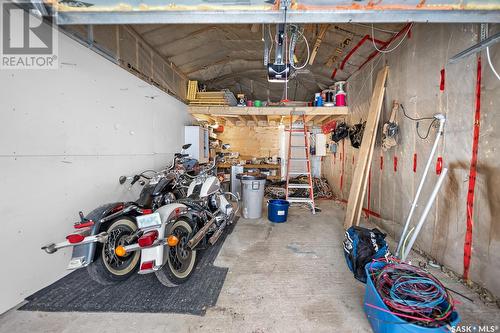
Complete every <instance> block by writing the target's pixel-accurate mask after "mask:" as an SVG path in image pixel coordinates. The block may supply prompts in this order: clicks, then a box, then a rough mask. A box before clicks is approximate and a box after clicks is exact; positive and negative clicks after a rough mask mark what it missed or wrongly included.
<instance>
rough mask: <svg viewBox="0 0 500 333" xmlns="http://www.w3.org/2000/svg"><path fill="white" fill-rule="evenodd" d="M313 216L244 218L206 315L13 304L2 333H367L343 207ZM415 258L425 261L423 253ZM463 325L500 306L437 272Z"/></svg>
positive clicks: (497, 320)
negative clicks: (350, 265) (348, 259)
mask: <svg viewBox="0 0 500 333" xmlns="http://www.w3.org/2000/svg"><path fill="white" fill-rule="evenodd" d="M319 206H320V207H321V208H322V209H323V211H322V212H321V213H319V214H317V215H315V216H312V215H311V214H310V213H309V211H307V210H306V209H303V208H291V210H290V216H289V221H288V222H287V223H284V224H271V223H269V222H268V221H267V219H265V218H263V219H260V220H244V219H241V220H240V221H239V222H238V224H237V226H236V228H235V230H234V232H233V233H232V234H231V235H230V236H229V237H228V238H227V239H226V242H225V244H224V246H223V248H222V250H221V252H220V254H219V257H218V258H217V260H216V261H215V265H217V266H224V267H229V273H228V275H227V278H226V281H225V283H224V287H223V289H222V291H221V294H220V296H219V299H218V302H217V306H215V307H213V308H209V309H207V313H206V315H205V316H203V317H199V316H192V315H179V314H130V313H44V312H26V311H16V310H11V311H9V312H7V313H6V314H4V315H2V316H1V317H0V332H71V333H75V332H91V331H94V332H130V331H136V332H152V331H154V332H194V331H203V332H253V333H257V332H259V333H260V332H262V333H264V332H333V331H336V332H343V333H344V332H345V333H349V332H370V331H371V329H370V326H369V324H368V322H367V320H366V317H365V315H364V312H363V309H362V304H363V294H364V285H363V284H361V283H360V282H357V281H356V280H355V279H354V278H353V276H352V274H351V273H350V272H349V271H348V269H347V266H346V264H345V261H344V257H343V252H342V251H343V250H342V240H343V237H344V235H343V226H342V222H343V217H344V210H343V207H342V206H339V205H337V204H336V203H334V202H332V201H322V202H320V205H319ZM413 260H414V261H417V260H423V259H421V258H419V257H418V256H414V257H413ZM434 273H435V274H436V275H437V276H438V277H439V278H440V279H441V280H442V281H443V282H444V283H445V284H447V286H450V288H452V289H454V290H457V291H459V292H461V293H464V294H466V295H467V296H469V297H472V298H474V303H471V302H469V301H467V300H464V299H463V298H461V297H459V296H456V297H455V299H456V300H459V301H461V302H462V304H459V305H458V310H459V312H460V315H461V316H462V318H463V319H464V321H463V323H464V324H470V325H480V324H483V325H494V326H497V327H498V325H500V311H499V309H498V308H497V307H496V306H492V305H485V304H484V303H482V302H481V301H480V300H479V299H478V298H477V296H476V295H475V294H474V293H472V292H471V291H469V290H468V289H467V288H465V287H464V286H462V285H461V284H459V283H457V282H453V280H452V279H450V278H448V277H447V276H445V275H444V274H442V273H440V272H434Z"/></svg>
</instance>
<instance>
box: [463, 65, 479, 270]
mask: <svg viewBox="0 0 500 333" xmlns="http://www.w3.org/2000/svg"><path fill="white" fill-rule="evenodd" d="M480 120H481V56H478V57H477V80H476V111H475V114H474V131H473V133H474V134H473V135H474V136H473V141H472V158H471V161H470V170H469V190H468V194H467V230H466V233H465V243H464V279H465V280H468V279H469V269H470V259H471V254H472V227H473V225H474V189H475V186H476V175H477V151H478V148H479V127H480Z"/></svg>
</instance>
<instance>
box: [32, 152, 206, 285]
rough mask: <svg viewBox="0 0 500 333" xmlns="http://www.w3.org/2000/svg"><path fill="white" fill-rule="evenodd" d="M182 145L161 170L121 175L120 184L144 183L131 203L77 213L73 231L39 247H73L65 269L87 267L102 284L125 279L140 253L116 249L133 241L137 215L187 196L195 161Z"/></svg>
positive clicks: (135, 265) (48, 251) (50, 249)
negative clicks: (167, 164)
mask: <svg viewBox="0 0 500 333" xmlns="http://www.w3.org/2000/svg"><path fill="white" fill-rule="evenodd" d="M190 146H191V145H190V144H188V145H184V146H183V147H182V151H181V153H176V154H175V155H174V158H173V160H172V164H171V165H170V167H169V168H167V169H165V170H162V171H160V172H155V171H153V170H146V171H143V172H142V173H140V174H138V175H134V176H131V177H127V176H121V177H120V178H119V183H120V184H122V185H123V184H125V182H126V181H128V180H130V181H131V182H130V187H129V190H130V189H131V188H132V186H133V185H134V184H135V183H137V182H139V184H140V185H142V186H143V188H142V190H141V193H140V195H139V198H138V199H137V200H136V201H133V202H114V203H109V204H105V205H102V206H100V207H98V208H96V209H94V210H93V211H91V212H90V213H89V214H88V215H87V216H84V214H83V213H82V212H79V216H80V221H79V222H77V223H75V224H74V229H75V231H74V232H73V233H72V234H70V235H68V236H66V240H65V241H63V242H60V243H51V244H47V245H45V246H43V247H42V250H44V251H45V252H47V253H49V254H52V253H55V252H56V251H58V250H59V249H61V248H65V247H73V253H72V257H71V260H70V262H69V264H68V267H67V269H69V270H74V269H79V268H82V267H86V268H87V271H88V273H89V275H90V277H91V278H92V279H93V280H94V281H96V282H98V283H100V284H104V285H108V284H114V283H118V282H121V281H124V280H126V279H128V278H129V277H130V276H131V275H132V274H134V272H135V271H137V268H138V265H139V258H140V253H133V254H131V255H126V256H121V257H118V256H116V255H115V248H116V247H117V246H119V245H127V244H130V243H133V242H134V241H136V239H137V238H136V237H135V235H136V232H137V230H138V227H137V218H138V217H140V216H143V215H148V214H151V213H153V211H155V210H157V209H158V208H159V207H161V206H163V205H166V204H170V203H172V202H174V201H175V200H177V199H179V198H182V197H184V196H186V188H187V187H188V184H189V182H190V181H191V178H190V177H193V176H192V175H190V174H193V173H195V172H196V170H197V168H198V163H197V161H196V160H193V159H190V158H188V154H184V153H183V151H184V150H186V149H188V148H189V147H190ZM188 176H189V177H188Z"/></svg>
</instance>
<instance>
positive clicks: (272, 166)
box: [217, 163, 281, 169]
mask: <svg viewBox="0 0 500 333" xmlns="http://www.w3.org/2000/svg"><path fill="white" fill-rule="evenodd" d="M231 166H233V165H232V164H229V163H219V164H217V167H218V168H230V167H231ZM242 167H243V168H244V169H280V168H281V165H280V164H244V165H242Z"/></svg>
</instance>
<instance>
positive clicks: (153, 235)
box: [137, 230, 158, 247]
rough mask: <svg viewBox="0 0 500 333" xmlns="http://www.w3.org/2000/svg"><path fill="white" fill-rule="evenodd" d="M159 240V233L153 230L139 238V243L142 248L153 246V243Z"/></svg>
mask: <svg viewBox="0 0 500 333" xmlns="http://www.w3.org/2000/svg"><path fill="white" fill-rule="evenodd" d="M157 238H158V231H156V230H153V231H149V232H146V233H145V234H144V235H142V236H141V237H139V239H138V240H137V243H139V246H140V247H147V246H151V245H153V242H154V241H155V240H156V239H157Z"/></svg>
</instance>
